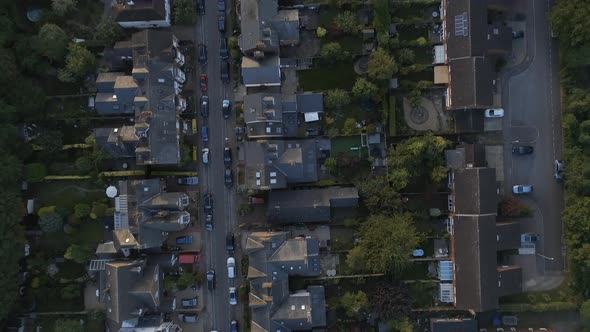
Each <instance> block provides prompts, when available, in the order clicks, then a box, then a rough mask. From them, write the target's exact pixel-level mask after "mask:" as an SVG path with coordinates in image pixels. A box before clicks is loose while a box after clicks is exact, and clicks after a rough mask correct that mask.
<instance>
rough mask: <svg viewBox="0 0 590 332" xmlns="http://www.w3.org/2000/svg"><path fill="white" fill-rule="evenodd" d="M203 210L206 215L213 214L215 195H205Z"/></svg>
mask: <svg viewBox="0 0 590 332" xmlns="http://www.w3.org/2000/svg"><path fill="white" fill-rule="evenodd" d="M203 208H204V210H205V213H206V214H212V213H213V195H211V194H205V196H204V199H203Z"/></svg>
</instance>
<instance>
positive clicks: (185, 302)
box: [180, 297, 198, 308]
mask: <svg viewBox="0 0 590 332" xmlns="http://www.w3.org/2000/svg"><path fill="white" fill-rule="evenodd" d="M180 303H182V306H183V307H184V308H194V307H196V306H197V304H198V301H197V298H196V297H194V298H192V299H182V300H180Z"/></svg>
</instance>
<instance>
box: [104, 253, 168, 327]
mask: <svg viewBox="0 0 590 332" xmlns="http://www.w3.org/2000/svg"><path fill="white" fill-rule="evenodd" d="M99 288H100V289H99V293H98V294H99V295H98V297H99V301H100V302H101V303H104V304H105V306H106V310H105V314H106V320H107V327H108V331H111V332H124V331H145V332H176V331H179V327H178V326H177V325H175V324H173V323H171V322H164V319H163V315H162V312H164V311H165V310H171V304H168V303H165V301H164V300H163V297H164V273H163V271H162V269H161V267H160V265H158V264H156V263H152V262H148V259H146V258H141V259H136V260H116V261H110V262H107V263H105V265H104V269H103V270H101V271H100V275H99Z"/></svg>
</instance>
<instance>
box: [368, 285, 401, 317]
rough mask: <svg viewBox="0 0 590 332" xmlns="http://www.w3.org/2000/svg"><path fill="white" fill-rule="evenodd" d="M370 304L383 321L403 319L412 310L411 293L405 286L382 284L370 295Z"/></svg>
mask: <svg viewBox="0 0 590 332" xmlns="http://www.w3.org/2000/svg"><path fill="white" fill-rule="evenodd" d="M369 303H370V304H371V307H372V309H373V310H374V311H375V312H376V313H377V315H378V316H379V317H380V318H382V319H403V318H405V317H407V316H408V315H409V314H410V312H411V310H412V309H411V305H412V300H411V297H410V292H409V290H408V287H407V286H406V285H404V284H393V283H384V282H383V283H380V284H379V285H378V286H377V287H376V288H375V290H374V291H373V292H371V293H370V294H369Z"/></svg>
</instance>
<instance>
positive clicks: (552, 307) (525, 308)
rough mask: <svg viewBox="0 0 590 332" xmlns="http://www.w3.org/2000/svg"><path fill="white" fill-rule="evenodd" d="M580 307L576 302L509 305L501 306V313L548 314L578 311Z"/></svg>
mask: <svg viewBox="0 0 590 332" xmlns="http://www.w3.org/2000/svg"><path fill="white" fill-rule="evenodd" d="M577 309H578V305H577V304H576V303H574V302H562V301H555V302H548V303H535V304H530V303H507V304H501V305H500V311H503V312H515V313H516V312H547V311H564V310H577Z"/></svg>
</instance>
